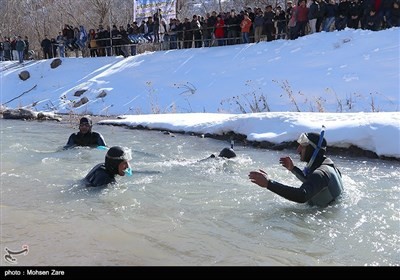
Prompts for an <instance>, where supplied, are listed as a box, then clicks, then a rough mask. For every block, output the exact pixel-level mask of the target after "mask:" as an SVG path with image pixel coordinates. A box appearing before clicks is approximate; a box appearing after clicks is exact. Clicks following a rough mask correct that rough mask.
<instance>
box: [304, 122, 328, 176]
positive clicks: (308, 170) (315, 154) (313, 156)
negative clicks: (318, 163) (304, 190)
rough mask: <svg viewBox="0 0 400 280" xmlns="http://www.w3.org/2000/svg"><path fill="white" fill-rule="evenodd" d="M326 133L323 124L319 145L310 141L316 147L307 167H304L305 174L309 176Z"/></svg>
mask: <svg viewBox="0 0 400 280" xmlns="http://www.w3.org/2000/svg"><path fill="white" fill-rule="evenodd" d="M324 134H325V126H324V125H322V129H321V132H320V134H319V139H318V144H317V146H315V144H314V143H312V142H311V141H308V142H309V144H310V145H312V146H313V147H314V152H313V154H312V156H311V159H310V161H309V162H308V163H307V165H306V167H304V169H303V174H304V176H307V175H308V174H309V173H310V170H311V166H312V165H313V164H314V161H315V159H316V158H317V155H318V152H319V151H320V150H321V145H322V141H323V140H324ZM300 137H301V136H300Z"/></svg>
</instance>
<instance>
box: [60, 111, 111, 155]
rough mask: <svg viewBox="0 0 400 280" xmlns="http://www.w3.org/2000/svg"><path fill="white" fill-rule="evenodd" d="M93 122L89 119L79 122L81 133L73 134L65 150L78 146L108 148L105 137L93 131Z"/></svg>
mask: <svg viewBox="0 0 400 280" xmlns="http://www.w3.org/2000/svg"><path fill="white" fill-rule="evenodd" d="M92 126H93V124H92V120H91V119H90V118H88V117H83V118H81V119H80V121H79V132H76V133H72V134H71V135H70V136H69V138H68V142H67V145H65V146H64V149H69V148H73V147H76V146H89V147H97V146H103V147H104V146H107V145H106V142H105V141H104V138H103V136H102V135H101V134H100V133H98V132H95V131H92Z"/></svg>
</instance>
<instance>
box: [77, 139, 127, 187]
mask: <svg viewBox="0 0 400 280" xmlns="http://www.w3.org/2000/svg"><path fill="white" fill-rule="evenodd" d="M129 160H131V156H130V154H129V153H127V152H126V151H125V150H124V149H122V148H121V147H118V146H114V147H111V148H110V149H109V150H108V151H107V154H106V157H105V160H104V163H99V164H97V165H96V166H95V167H93V168H92V170H90V171H89V173H88V174H87V175H86V177H85V178H84V179H83V180H84V184H85V185H86V187H101V186H106V185H108V184H114V183H116V180H115V176H116V175H119V176H125V174H127V175H128V176H130V175H132V170H131V168H130V166H129V163H128V162H129Z"/></svg>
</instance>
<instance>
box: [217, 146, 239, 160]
mask: <svg viewBox="0 0 400 280" xmlns="http://www.w3.org/2000/svg"><path fill="white" fill-rule="evenodd" d="M218 156H219V157H224V158H234V157H236V153H235V152H234V151H233V149H232V148H223V149H222V151H221V152H220V153H219V155H218Z"/></svg>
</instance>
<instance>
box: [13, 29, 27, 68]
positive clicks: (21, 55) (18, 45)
mask: <svg viewBox="0 0 400 280" xmlns="http://www.w3.org/2000/svg"><path fill="white" fill-rule="evenodd" d="M25 48H26V46H25V42H24V41H23V40H22V38H21V36H18V38H17V42H16V44H15V49H16V50H17V53H18V60H19V63H22V62H24V50H25Z"/></svg>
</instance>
